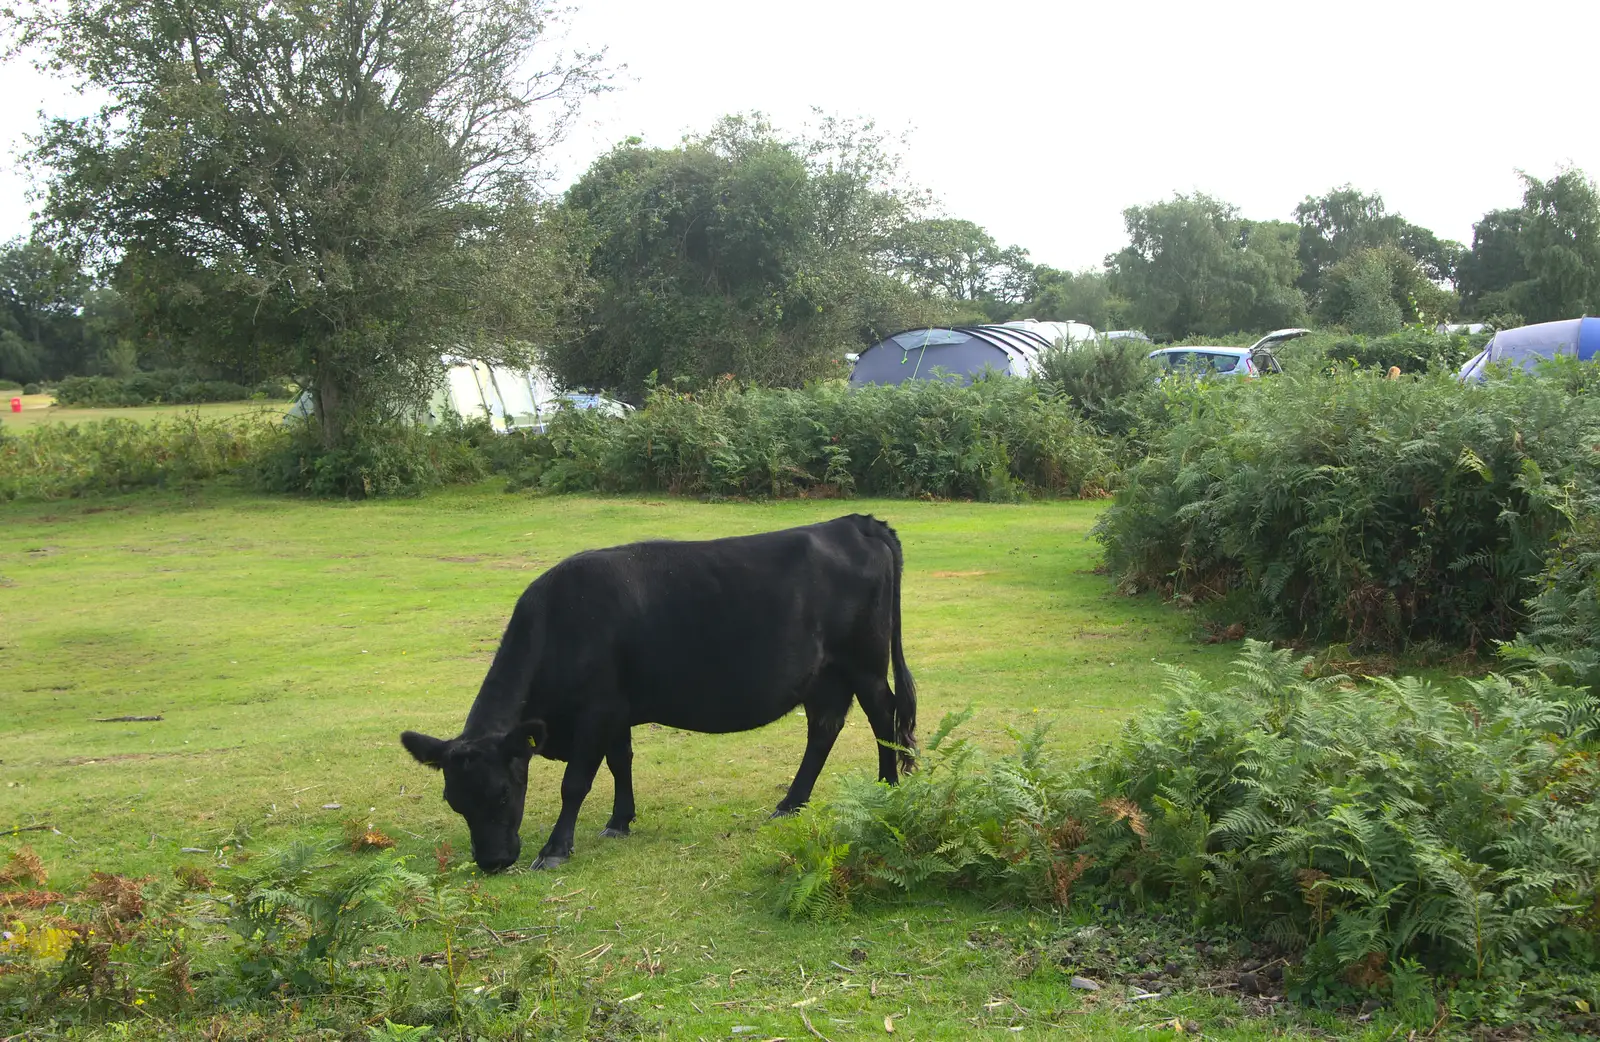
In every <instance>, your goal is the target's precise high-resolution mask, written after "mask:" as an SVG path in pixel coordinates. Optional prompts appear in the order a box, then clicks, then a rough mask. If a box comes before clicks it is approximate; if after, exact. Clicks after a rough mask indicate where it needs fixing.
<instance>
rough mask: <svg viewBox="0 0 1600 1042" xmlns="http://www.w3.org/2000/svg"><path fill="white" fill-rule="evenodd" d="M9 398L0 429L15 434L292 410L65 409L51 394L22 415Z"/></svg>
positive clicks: (252, 406)
mask: <svg viewBox="0 0 1600 1042" xmlns="http://www.w3.org/2000/svg"><path fill="white" fill-rule="evenodd" d="M10 400H11V396H10V395H3V394H0V407H3V408H4V409H5V410H6V411H5V412H3V413H0V427H3V428H4V429H6V430H11V431H16V430H19V429H22V428H27V427H33V426H35V425H37V424H41V423H83V422H84V421H86V420H110V419H119V420H139V421H141V422H146V423H148V422H150V421H152V420H171V419H176V418H177V417H179V416H189V415H194V414H197V415H199V416H200V417H201V418H202V419H207V420H220V419H226V418H228V417H230V416H254V415H257V414H260V415H263V416H269V417H274V418H276V417H279V416H282V415H283V414H284V413H285V412H286V411H287V410H288V408H289V403H288V402H268V401H250V402H206V403H205V404H202V405H139V406H132V407H128V408H104V409H89V408H64V407H61V406H57V405H55V404H54V402H55V399H54V398H52V397H50V395H48V394H30V395H25V396H23V398H22V411H21V412H19V413H14V412H11V411H10V405H9V403H10Z"/></svg>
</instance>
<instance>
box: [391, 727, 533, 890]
mask: <svg viewBox="0 0 1600 1042" xmlns="http://www.w3.org/2000/svg"><path fill="white" fill-rule="evenodd" d="M544 734H545V727H544V724H543V723H541V722H539V721H537V720H533V721H529V722H528V723H525V724H522V725H521V726H519V727H517V728H515V729H513V730H511V731H509V732H507V733H506V734H503V735H497V736H492V737H487V738H433V737H430V736H428V735H425V734H418V733H417V732H415V731H406V732H404V733H403V734H401V735H400V744H401V745H404V746H405V747H406V751H407V752H409V753H410V754H411V755H412V756H415V757H416V758H417V761H418V762H419V763H423V764H426V765H427V766H429V767H432V768H434V769H436V770H439V771H442V772H443V773H444V799H445V802H446V803H448V804H450V808H451V809H452V810H454V811H455V812H456V813H457V814H459V815H461V816H462V817H463V818H466V819H467V830H468V831H469V832H470V833H471V834H472V860H474V861H476V862H477V863H478V867H479V868H481V869H483V870H484V871H485V872H498V871H500V870H501V869H503V868H509V867H511V866H512V865H514V864H516V863H517V858H518V857H519V856H521V854H522V836H521V835H520V834H519V830H520V829H521V828H522V804H523V800H524V799H525V798H526V796H527V793H528V761H529V760H531V759H532V758H533V754H534V753H535V752H536V751H538V746H539V744H540V743H542V742H543V741H544Z"/></svg>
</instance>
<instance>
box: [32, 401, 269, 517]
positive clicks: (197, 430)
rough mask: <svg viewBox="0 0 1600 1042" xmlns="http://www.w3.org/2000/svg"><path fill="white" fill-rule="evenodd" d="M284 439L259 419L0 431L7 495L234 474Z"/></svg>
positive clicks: (86, 491)
mask: <svg viewBox="0 0 1600 1042" xmlns="http://www.w3.org/2000/svg"><path fill="white" fill-rule="evenodd" d="M282 438H283V434H282V432H281V430H279V429H278V428H276V427H274V426H273V425H271V424H268V423H265V422H263V421H261V420H258V419H243V418H236V419H226V420H203V419H200V418H199V417H197V416H188V417H182V418H179V419H173V420H161V421H157V422H153V423H141V422H138V421H135V420H123V419H110V420H100V421H96V422H92V423H80V424H64V423H46V424H40V425H38V426H36V427H32V428H30V429H27V430H24V431H22V432H21V433H20V434H7V433H5V432H3V431H0V500H9V499H63V498H71V497H76V496H85V495H95V494H99V493H105V492H123V491H127V490H129V489H135V488H145V487H175V486H182V485H186V484H189V483H192V482H197V481H203V480H207V479H210V478H215V477H217V476H219V475H222V474H227V473H232V472H234V471H237V470H239V469H240V468H241V467H243V466H244V465H245V464H246V463H247V462H248V461H249V460H251V459H252V458H254V457H255V456H256V455H258V454H259V453H261V452H263V451H265V450H266V449H268V448H269V447H270V446H272V445H274V444H276V443H277V442H278V441H280V440H281V439H282Z"/></svg>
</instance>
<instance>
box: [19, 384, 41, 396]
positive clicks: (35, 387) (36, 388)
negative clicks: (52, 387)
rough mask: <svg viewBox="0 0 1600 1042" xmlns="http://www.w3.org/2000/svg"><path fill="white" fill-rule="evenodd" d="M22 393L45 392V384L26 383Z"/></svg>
mask: <svg viewBox="0 0 1600 1042" xmlns="http://www.w3.org/2000/svg"><path fill="white" fill-rule="evenodd" d="M22 393H23V394H43V393H44V385H43V384H24V385H23V387H22Z"/></svg>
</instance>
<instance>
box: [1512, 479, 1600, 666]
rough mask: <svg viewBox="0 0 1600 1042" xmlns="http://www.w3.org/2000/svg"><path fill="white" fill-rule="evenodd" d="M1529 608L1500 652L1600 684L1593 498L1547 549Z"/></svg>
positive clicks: (1597, 533) (1599, 586)
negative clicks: (1522, 623)
mask: <svg viewBox="0 0 1600 1042" xmlns="http://www.w3.org/2000/svg"><path fill="white" fill-rule="evenodd" d="M1527 612H1528V614H1527V620H1526V625H1525V627H1524V629H1523V631H1522V632H1521V633H1518V634H1517V637H1516V639H1515V640H1513V641H1510V642H1508V643H1507V644H1505V645H1503V646H1502V647H1501V648H1500V654H1501V657H1502V658H1504V659H1506V660H1507V661H1509V662H1513V663H1521V664H1524V665H1527V666H1530V667H1532V668H1536V669H1540V670H1543V671H1544V672H1545V673H1548V674H1549V675H1551V676H1553V677H1556V678H1557V679H1560V680H1563V681H1566V682H1569V683H1574V684H1580V685H1583V686H1585V687H1589V688H1591V689H1600V515H1597V514H1596V512H1595V508H1594V506H1593V505H1592V504H1591V505H1588V506H1586V507H1585V508H1584V509H1582V510H1581V511H1579V512H1578V515H1577V520H1576V523H1575V525H1574V526H1573V529H1572V531H1570V532H1568V533H1567V535H1566V536H1565V537H1564V538H1563V539H1562V541H1561V543H1560V545H1558V546H1557V547H1556V548H1555V550H1554V551H1552V552H1551V554H1550V557H1549V560H1548V562H1547V563H1546V565H1545V568H1544V571H1543V573H1541V574H1540V576H1539V577H1538V580H1537V585H1536V588H1535V592H1534V594H1533V596H1532V597H1530V598H1529V599H1528V603H1527Z"/></svg>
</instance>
